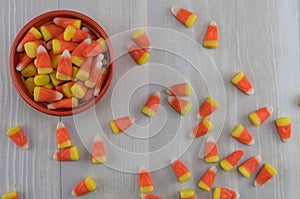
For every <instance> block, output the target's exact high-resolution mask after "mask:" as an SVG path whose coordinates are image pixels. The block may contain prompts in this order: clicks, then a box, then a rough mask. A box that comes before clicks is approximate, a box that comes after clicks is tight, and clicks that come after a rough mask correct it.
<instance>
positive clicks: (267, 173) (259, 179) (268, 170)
mask: <svg viewBox="0 0 300 199" xmlns="http://www.w3.org/2000/svg"><path fill="white" fill-rule="evenodd" d="M276 174H277V170H276V169H275V168H274V167H272V165H270V164H264V166H263V167H262V168H261V169H260V171H259V172H258V174H257V175H256V177H255V181H254V186H261V185H263V184H265V183H266V182H267V181H269V180H270V179H271V178H272V177H273V176H275V175H276Z"/></svg>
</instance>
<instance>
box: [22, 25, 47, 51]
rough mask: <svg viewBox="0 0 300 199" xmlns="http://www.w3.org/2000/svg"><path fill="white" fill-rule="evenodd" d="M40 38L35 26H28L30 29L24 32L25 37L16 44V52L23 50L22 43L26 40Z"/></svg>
mask: <svg viewBox="0 0 300 199" xmlns="http://www.w3.org/2000/svg"><path fill="white" fill-rule="evenodd" d="M41 38H42V35H41V33H40V32H39V31H38V29H36V28H35V27H32V28H30V30H29V31H28V32H27V33H26V35H25V37H24V38H23V39H22V40H21V42H20V43H19V45H18V46H17V52H22V51H24V45H25V43H27V42H30V41H35V40H39V39H41Z"/></svg>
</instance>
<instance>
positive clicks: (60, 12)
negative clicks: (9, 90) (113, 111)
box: [9, 10, 115, 116]
mask: <svg viewBox="0 0 300 199" xmlns="http://www.w3.org/2000/svg"><path fill="white" fill-rule="evenodd" d="M69 15H70V16H73V17H74V18H75V17H76V18H79V19H81V20H82V21H86V22H88V23H89V24H91V25H92V26H93V27H94V28H95V29H97V31H98V32H99V34H100V35H101V37H103V38H104V39H105V41H106V42H107V45H108V54H109V57H110V62H109V65H108V66H107V67H108V68H109V71H108V75H107V79H106V82H105V85H104V87H103V88H102V89H101V92H100V93H99V95H98V96H97V97H96V98H94V99H93V100H90V101H89V102H88V103H85V104H84V105H82V106H79V107H76V108H70V109H71V110H65V111H57V110H55V109H54V110H51V109H47V108H46V107H45V108H44V107H42V106H40V105H39V104H38V103H37V102H35V101H33V100H32V99H31V98H30V97H29V96H28V95H27V94H26V93H25V91H24V90H23V89H22V87H21V85H20V84H19V83H18V80H17V76H16V73H17V72H19V71H17V70H16V69H15V65H14V59H15V55H16V53H17V52H16V48H17V45H18V44H19V42H20V41H21V38H22V37H23V35H25V33H27V32H28V30H29V29H30V28H31V27H33V26H35V24H36V23H38V22H39V21H40V19H44V18H50V17H52V18H54V17H64V16H65V17H67V16H69ZM9 65H10V66H9V68H10V76H11V78H12V81H13V84H14V86H15V88H16V90H17V91H18V93H19V94H20V95H21V97H22V98H23V100H25V102H26V103H27V104H28V105H30V106H31V107H32V108H34V109H35V110H38V111H40V112H42V113H45V114H47V115H52V116H70V115H75V114H78V113H81V112H83V111H86V110H88V109H90V108H91V107H92V106H93V105H95V104H96V103H97V102H99V101H100V99H102V97H103V96H104V95H105V93H106V92H107V90H108V88H109V86H110V85H111V82H112V78H113V75H114V67H115V60H114V51H113V48H112V43H111V41H110V39H109V36H108V34H107V33H106V32H105V30H104V29H103V28H102V26H100V25H99V24H98V23H97V22H96V21H95V20H93V19H91V18H90V17H88V16H86V15H85V14H82V13H79V12H76V11H72V10H53V11H49V12H46V13H43V14H41V15H38V16H36V17H34V18H33V19H31V20H30V21H29V22H28V23H26V24H25V25H24V26H23V27H22V29H21V30H20V31H19V32H18V34H17V36H16V37H15V39H14V41H13V44H12V46H11V50H10V56H9ZM60 110H62V109H60Z"/></svg>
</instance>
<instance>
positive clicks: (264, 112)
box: [249, 107, 273, 126]
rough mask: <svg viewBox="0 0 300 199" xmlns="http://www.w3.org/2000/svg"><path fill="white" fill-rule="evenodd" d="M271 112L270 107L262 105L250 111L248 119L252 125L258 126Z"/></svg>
mask: <svg viewBox="0 0 300 199" xmlns="http://www.w3.org/2000/svg"><path fill="white" fill-rule="evenodd" d="M272 112H273V108H272V107H263V108H261V109H258V110H256V111H254V112H253V113H251V114H250V115H249V119H250V121H251V122H252V124H253V125H254V126H260V125H261V124H262V123H263V122H264V121H265V120H266V119H268V118H269V117H270V115H271V114H272Z"/></svg>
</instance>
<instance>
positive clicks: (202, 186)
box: [198, 181, 211, 191]
mask: <svg viewBox="0 0 300 199" xmlns="http://www.w3.org/2000/svg"><path fill="white" fill-rule="evenodd" d="M198 187H199V188H200V189H203V190H204V191H210V190H211V188H210V187H209V186H207V185H206V184H205V183H204V182H203V181H200V182H199V183H198Z"/></svg>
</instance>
